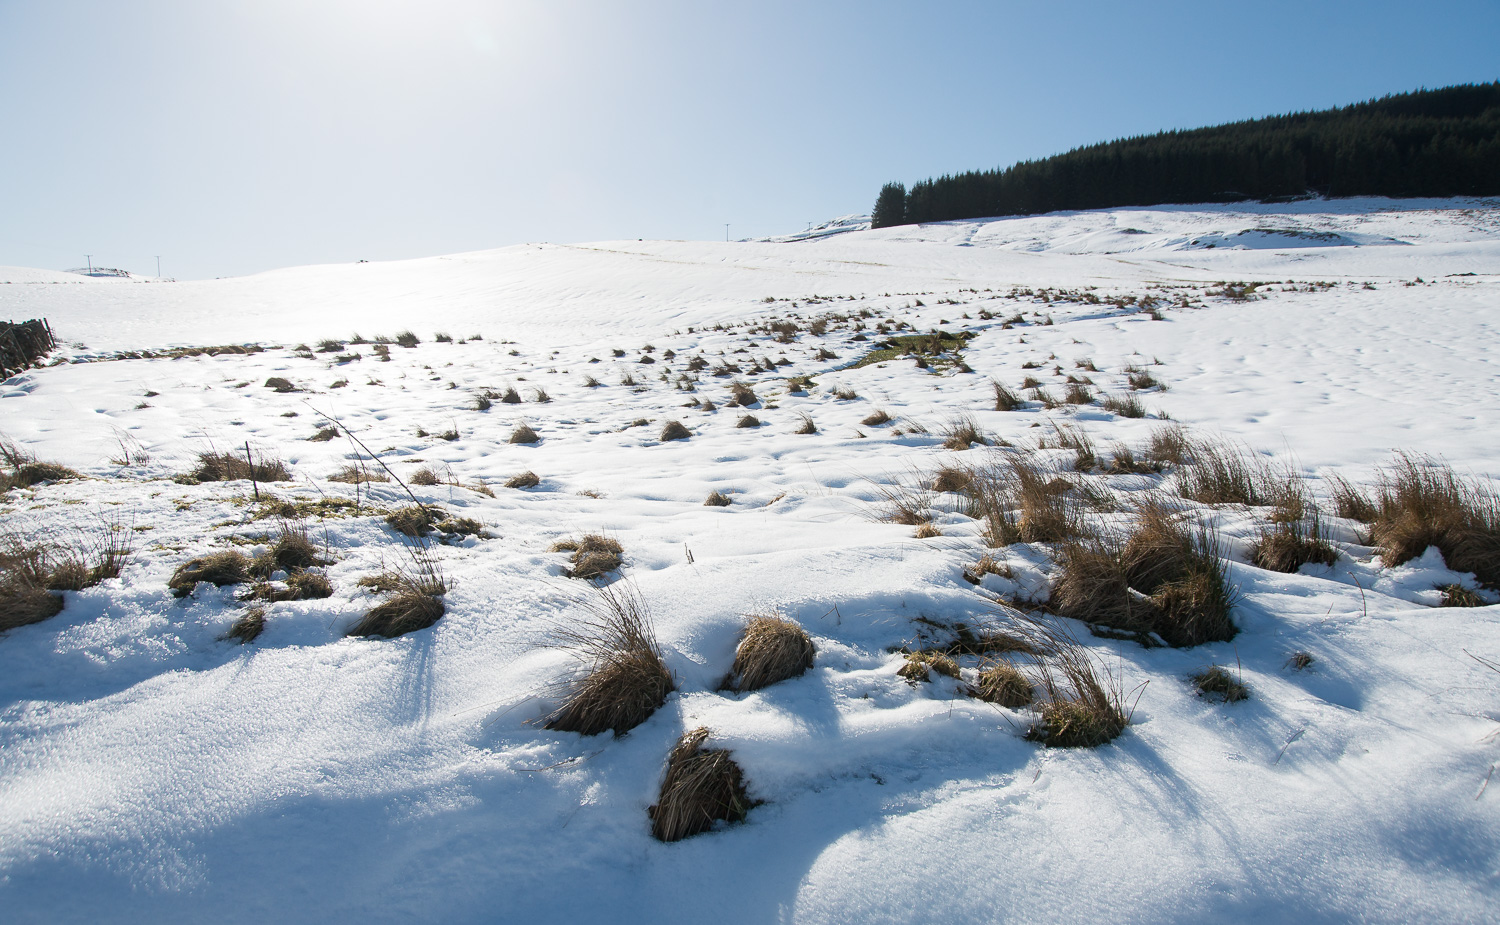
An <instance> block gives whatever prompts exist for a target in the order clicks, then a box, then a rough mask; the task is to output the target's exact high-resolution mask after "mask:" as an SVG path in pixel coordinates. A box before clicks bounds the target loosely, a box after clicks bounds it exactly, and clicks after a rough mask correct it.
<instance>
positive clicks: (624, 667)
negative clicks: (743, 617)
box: [542, 583, 676, 736]
mask: <svg viewBox="0 0 1500 925" xmlns="http://www.w3.org/2000/svg"><path fill="white" fill-rule="evenodd" d="M597 594H598V596H597V597H596V598H595V599H594V600H592V601H590V602H589V603H588V604H587V605H586V608H587V616H585V617H584V619H582V620H581V621H580V622H579V624H578V626H577V627H576V628H574V627H570V628H568V629H565V630H563V631H561V633H560V634H559V635H560V637H561V644H562V645H564V646H565V647H567V648H570V649H572V650H574V652H576V653H577V654H578V655H579V656H580V657H581V658H582V659H583V660H584V661H585V662H586V663H587V666H588V667H587V668H586V670H585V671H584V673H583V674H581V675H580V676H579V677H578V678H576V679H575V680H574V681H573V683H572V684H571V686H570V690H569V691H568V694H567V696H566V697H565V698H564V700H563V702H562V704H561V705H560V706H559V707H558V708H557V709H556V710H554V711H553V712H552V713H551V714H549V715H548V716H547V717H546V718H545V719H544V720H543V721H542V725H543V726H544V727H545V728H547V729H556V730H560V731H563V732H577V733H581V734H583V735H598V734H599V733H601V732H604V731H606V730H609V729H613V730H614V732H615V735H616V736H621V735H624V734H625V733H627V732H629V731H630V730H632V729H634V728H635V727H636V726H639V725H640V724H641V723H644V722H645V721H646V720H647V718H649V717H650V716H651V714H652V713H654V712H656V709H657V708H658V707H660V706H661V705H662V704H663V703H666V700H667V695H668V694H670V693H671V692H672V691H673V690H674V689H675V688H676V683H675V682H674V681H673V679H672V673H671V672H670V671H668V670H667V666H666V663H665V662H663V661H662V656H661V647H660V646H659V645H658V644H657V642H656V634H655V632H654V631H653V629H652V626H651V613H650V610H649V608H648V607H647V606H646V602H645V600H644V599H643V598H642V597H641V596H640V594H639V593H638V592H636V590H635V589H634V588H631V587H628V586H625V585H624V584H623V583H622V584H617V585H614V586H609V587H601V588H598V589H597Z"/></svg>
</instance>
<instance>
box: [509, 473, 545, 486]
mask: <svg viewBox="0 0 1500 925" xmlns="http://www.w3.org/2000/svg"><path fill="white" fill-rule="evenodd" d="M541 483H542V480H541V479H539V478H537V475H536V473H535V472H532V471H531V470H530V469H527V470H526V471H525V472H517V473H516V474H515V475H513V476H511V477H510V478H508V479H506V480H505V487H506V488H535V487H536V486H538V485H540V484H541Z"/></svg>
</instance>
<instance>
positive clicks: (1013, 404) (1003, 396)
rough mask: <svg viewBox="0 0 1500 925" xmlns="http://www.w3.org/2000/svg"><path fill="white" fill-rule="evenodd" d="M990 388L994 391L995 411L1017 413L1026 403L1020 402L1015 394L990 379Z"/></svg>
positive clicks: (1019, 398) (1019, 397)
mask: <svg viewBox="0 0 1500 925" xmlns="http://www.w3.org/2000/svg"><path fill="white" fill-rule="evenodd" d="M990 386H991V387H992V388H993V389H994V390H995V410H996V411H1019V410H1021V409H1022V408H1024V407H1026V403H1025V402H1024V401H1022V400H1021V396H1019V395H1017V394H1016V393H1015V392H1012V391H1011V390H1010V389H1008V388H1006V387H1005V386H1003V385H1001V384H1000V383H999V382H996V381H995V380H993V379H992V380H990Z"/></svg>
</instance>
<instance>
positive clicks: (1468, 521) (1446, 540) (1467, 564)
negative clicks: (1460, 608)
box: [1370, 453, 1500, 587]
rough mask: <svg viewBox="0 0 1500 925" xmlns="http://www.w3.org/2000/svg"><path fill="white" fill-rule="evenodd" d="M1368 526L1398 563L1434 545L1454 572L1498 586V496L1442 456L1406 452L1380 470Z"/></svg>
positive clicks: (1386, 556) (1388, 559)
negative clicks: (1462, 474)
mask: <svg viewBox="0 0 1500 925" xmlns="http://www.w3.org/2000/svg"><path fill="white" fill-rule="evenodd" d="M1375 506H1376V517H1375V522H1374V524H1373V525H1372V526H1371V528H1370V533H1371V536H1372V537H1373V538H1374V541H1375V545H1376V546H1378V547H1379V548H1380V557H1381V560H1382V561H1383V562H1385V564H1386V565H1388V566H1394V565H1399V564H1401V563H1402V562H1406V561H1407V560H1409V559H1414V558H1416V557H1417V556H1420V555H1421V554H1422V553H1423V552H1424V551H1425V550H1426V549H1427V547H1429V546H1436V547H1437V548H1438V550H1439V551H1440V552H1441V553H1442V554H1443V561H1444V562H1445V563H1446V564H1447V566H1448V567H1449V568H1451V569H1453V570H1454V571H1456V572H1473V573H1474V576H1475V577H1476V578H1478V579H1479V580H1480V581H1481V582H1484V583H1485V584H1486V585H1489V586H1492V587H1493V586H1496V585H1500V496H1497V494H1496V492H1495V490H1494V489H1493V488H1491V487H1490V486H1489V485H1487V484H1483V483H1481V482H1479V481H1478V480H1476V479H1471V478H1462V477H1460V476H1458V475H1456V474H1455V473H1454V472H1453V470H1452V469H1451V468H1449V467H1448V466H1447V465H1446V464H1444V463H1442V462H1441V461H1439V460H1436V459H1434V458H1432V457H1429V456H1415V455H1411V454H1406V453H1402V454H1400V455H1398V456H1397V458H1396V462H1395V464H1394V465H1392V466H1391V467H1390V468H1389V469H1386V470H1384V471H1383V472H1382V473H1381V474H1380V480H1379V482H1378V484H1377V486H1376V498H1375Z"/></svg>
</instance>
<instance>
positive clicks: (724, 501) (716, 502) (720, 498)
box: [703, 491, 734, 507]
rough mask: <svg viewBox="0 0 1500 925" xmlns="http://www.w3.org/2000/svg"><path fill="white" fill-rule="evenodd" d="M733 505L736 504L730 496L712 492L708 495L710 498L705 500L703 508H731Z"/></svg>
mask: <svg viewBox="0 0 1500 925" xmlns="http://www.w3.org/2000/svg"><path fill="white" fill-rule="evenodd" d="M733 503H734V502H733V500H732V499H731V498H730V497H729V496H728V495H726V494H724V493H723V492H722V491H711V492H709V493H708V497H707V498H706V499H704V501H703V506H704V507H729V505H731V504H733Z"/></svg>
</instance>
